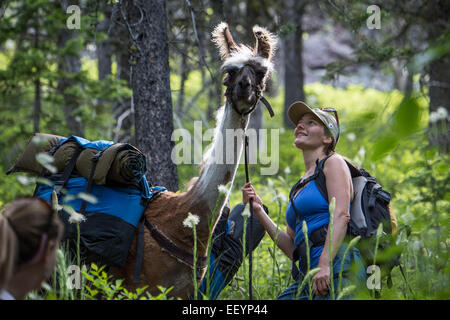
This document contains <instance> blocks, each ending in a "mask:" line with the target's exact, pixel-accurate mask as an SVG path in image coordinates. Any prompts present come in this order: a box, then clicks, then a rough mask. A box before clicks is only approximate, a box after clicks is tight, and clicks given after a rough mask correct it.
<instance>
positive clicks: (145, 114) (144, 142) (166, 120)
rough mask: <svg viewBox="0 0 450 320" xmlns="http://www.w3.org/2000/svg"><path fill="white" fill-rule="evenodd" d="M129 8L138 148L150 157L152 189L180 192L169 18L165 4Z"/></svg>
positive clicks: (150, 0)
mask: <svg viewBox="0 0 450 320" xmlns="http://www.w3.org/2000/svg"><path fill="white" fill-rule="evenodd" d="M135 5H136V6H137V7H139V9H140V10H137V9H138V8H136V7H134V8H130V7H129V8H127V12H128V13H129V14H130V15H129V16H130V18H131V19H130V21H139V20H140V18H141V16H142V21H141V22H140V23H137V25H135V27H134V28H133V29H134V31H133V32H134V34H135V36H136V38H135V39H136V41H135V45H136V47H137V48H136V49H137V50H136V52H137V55H136V56H135V57H134V59H135V60H134V61H133V62H132V63H133V64H135V65H134V68H133V69H134V70H133V76H132V83H131V86H132V89H133V98H134V104H135V105H134V107H135V125H136V129H135V133H136V145H137V147H138V148H139V149H140V150H141V151H142V152H143V153H144V154H145V156H146V157H147V178H148V181H149V182H150V183H151V184H153V185H160V186H165V187H166V188H167V189H169V190H172V191H176V190H178V175H177V167H176V164H175V163H173V162H172V159H171V152H172V149H173V147H174V142H173V141H172V140H171V135H172V132H173V114H172V98H171V91H170V81H169V76H170V70H169V48H168V37H167V16H166V6H165V1H164V0H140V1H135Z"/></svg>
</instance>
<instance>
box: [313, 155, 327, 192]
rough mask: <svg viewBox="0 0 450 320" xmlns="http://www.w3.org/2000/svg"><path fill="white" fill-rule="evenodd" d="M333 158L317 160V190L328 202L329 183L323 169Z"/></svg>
mask: <svg viewBox="0 0 450 320" xmlns="http://www.w3.org/2000/svg"><path fill="white" fill-rule="evenodd" d="M329 157H331V155H328V156H326V157H325V158H323V159H322V160H320V161H319V160H318V159H317V160H316V172H315V174H317V176H316V186H317V189H319V191H320V193H321V194H322V196H323V197H324V198H325V200H327V201H328V191H327V183H326V181H325V174H324V173H323V167H324V166H325V161H327V159H328V158H329Z"/></svg>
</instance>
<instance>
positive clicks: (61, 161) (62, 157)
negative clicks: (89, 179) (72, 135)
mask: <svg viewBox="0 0 450 320" xmlns="http://www.w3.org/2000/svg"><path fill="white" fill-rule="evenodd" d="M78 148H80V145H79V144H78V143H77V142H76V141H67V142H65V143H63V144H62V145H61V146H60V147H59V148H58V150H56V152H55V154H54V155H53V158H54V162H53V165H54V166H55V167H56V169H57V170H58V172H64V169H65V168H66V167H67V166H68V165H69V162H70V159H72V157H73V155H74V153H75V151H77V149H78Z"/></svg>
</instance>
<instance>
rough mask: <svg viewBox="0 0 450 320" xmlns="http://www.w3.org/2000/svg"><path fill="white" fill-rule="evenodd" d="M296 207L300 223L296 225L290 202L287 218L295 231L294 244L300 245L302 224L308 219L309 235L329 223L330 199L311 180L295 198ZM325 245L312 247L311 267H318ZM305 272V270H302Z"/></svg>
mask: <svg viewBox="0 0 450 320" xmlns="http://www.w3.org/2000/svg"><path fill="white" fill-rule="evenodd" d="M293 201H294V204H295V208H296V210H297V212H298V214H299V218H300V223H298V224H297V225H296V220H297V218H296V215H295V212H294V209H293V208H292V204H291V202H289V204H288V207H287V210H286V220H287V223H288V225H289V227H290V228H291V229H292V230H294V231H295V238H294V244H295V246H298V245H299V244H300V243H301V242H302V241H303V239H304V235H303V231H302V226H303V221H306V225H307V227H308V237H309V236H310V235H311V232H313V231H314V230H316V229H318V228H320V227H322V226H325V225H328V223H329V221H330V212H329V211H328V206H329V203H328V200H327V199H325V198H324V196H323V195H322V194H321V193H320V191H319V189H318V188H317V185H316V182H315V181H314V180H312V181H311V182H309V183H308V184H307V185H306V186H305V187H304V188H303V189H301V190H300V192H298V193H297V195H296V196H295V197H294V199H293ZM322 250H323V246H317V247H312V248H311V250H310V261H311V266H310V267H311V269H312V268H315V267H317V265H318V263H319V258H320V255H321V254H322ZM302 271H303V272H305V270H302Z"/></svg>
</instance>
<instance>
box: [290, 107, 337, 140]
mask: <svg viewBox="0 0 450 320" xmlns="http://www.w3.org/2000/svg"><path fill="white" fill-rule="evenodd" d="M324 109H326V108H324ZM328 110H329V111H331V110H334V109H328ZM329 111H325V110H321V109H320V108H310V107H309V106H308V105H307V104H306V103H304V102H303V101H296V102H294V103H293V104H291V105H290V107H289V109H288V117H289V120H291V122H292V123H293V124H294V126H296V125H297V124H298V121H299V120H300V119H301V117H303V115H304V114H306V113H312V114H313V115H315V116H316V117H317V119H318V120H320V122H322V124H323V125H324V126H325V127H326V128H328V130H329V131H330V132H331V136H332V137H333V140H334V146H336V144H337V142H338V140H339V133H340V130H339V125H338V123H337V119H336V117H335V115H334V114H333V113H332V112H329Z"/></svg>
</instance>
